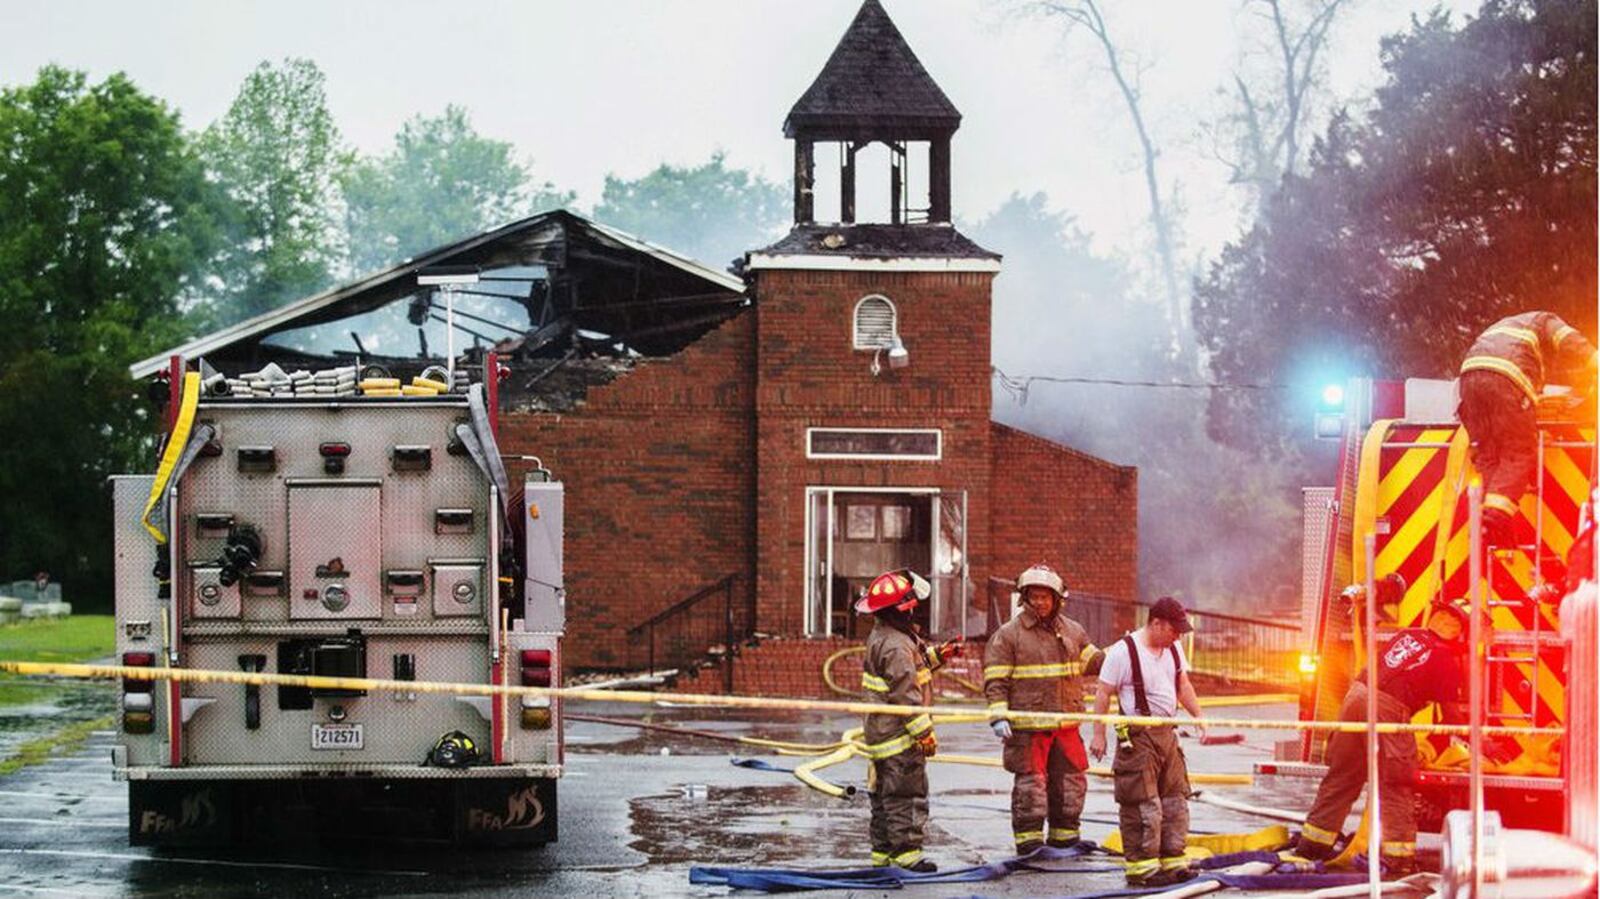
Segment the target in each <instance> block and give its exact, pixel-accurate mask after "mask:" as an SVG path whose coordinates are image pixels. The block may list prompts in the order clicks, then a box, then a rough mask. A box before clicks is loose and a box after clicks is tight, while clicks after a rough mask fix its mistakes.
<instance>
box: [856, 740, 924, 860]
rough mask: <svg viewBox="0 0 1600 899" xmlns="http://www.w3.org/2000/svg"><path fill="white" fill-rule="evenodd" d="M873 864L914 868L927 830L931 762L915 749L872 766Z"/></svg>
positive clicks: (876, 762) (919, 856)
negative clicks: (929, 766) (910, 866)
mask: <svg viewBox="0 0 1600 899" xmlns="http://www.w3.org/2000/svg"><path fill="white" fill-rule="evenodd" d="M872 774H873V788H872V792H871V796H872V826H871V828H870V829H871V836H872V863H873V864H874V865H899V866H901V867H905V866H907V865H914V864H916V863H917V862H918V861H919V860H920V859H921V858H922V835H923V831H924V830H926V828H927V826H928V760H927V759H926V758H925V757H923V755H922V750H921V749H919V748H917V747H916V746H912V747H911V748H910V749H907V750H905V751H903V752H900V753H897V754H895V755H891V756H889V757H888V758H886V759H878V760H877V761H875V762H873V763H872Z"/></svg>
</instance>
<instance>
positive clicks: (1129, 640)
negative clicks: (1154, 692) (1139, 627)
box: [1122, 634, 1183, 718]
mask: <svg viewBox="0 0 1600 899" xmlns="http://www.w3.org/2000/svg"><path fill="white" fill-rule="evenodd" d="M1122 642H1123V643H1125V644H1127V647H1128V664H1129V665H1130V666H1132V668H1133V704H1134V705H1136V706H1138V712H1139V714H1140V715H1141V716H1143V717H1145V718H1149V717H1151V715H1150V701H1149V699H1148V698H1147V697H1146V696H1145V693H1144V668H1143V667H1142V666H1141V665H1140V664H1139V647H1137V646H1135V645H1134V644H1133V635H1132V634H1128V635H1126V636H1124V637H1123V638H1122ZM1167 649H1168V651H1170V652H1171V653H1172V677H1173V679H1174V680H1176V679H1177V677H1178V675H1180V674H1182V673H1183V662H1181V661H1179V659H1178V644H1176V643H1174V644H1172V645H1171V646H1169V647H1167Z"/></svg>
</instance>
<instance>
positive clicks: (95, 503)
mask: <svg viewBox="0 0 1600 899" xmlns="http://www.w3.org/2000/svg"><path fill="white" fill-rule="evenodd" d="M0 147H4V148H5V150H4V152H0V320H4V321H5V323H6V327H5V328H4V329H3V330H0V433H5V434H7V435H8V437H9V444H8V446H7V449H6V453H5V458H4V461H3V462H0V496H3V497H5V502H4V503H3V504H0V579H11V578H14V577H26V576H28V575H29V574H31V573H32V572H33V571H34V570H36V569H39V568H43V569H47V570H49V571H50V572H51V573H52V574H53V575H55V576H56V577H58V578H60V579H61V580H62V581H64V583H65V586H66V593H67V596H68V598H69V599H70V600H71V601H72V602H74V603H78V604H80V605H82V606H87V607H90V608H107V607H109V605H110V597H111V592H110V586H111V545H110V532H111V514H110V513H111V508H110V502H109V498H108V497H107V495H106V491H105V489H104V488H105V479H106V477H107V476H108V475H110V474H113V473H116V472H119V471H137V470H144V469H147V468H148V467H149V455H150V452H151V450H152V448H153V436H152V435H153V434H154V427H153V424H152V422H151V421H150V417H149V406H148V404H147V403H146V402H145V401H144V399H143V397H142V394H143V390H144V388H143V387H142V385H139V384H136V383H135V382H133V381H132V380H131V379H129V377H128V370H127V366H128V365H129V363H131V362H133V361H135V360H137V359H139V358H143V357H145V356H147V355H149V354H151V353H154V352H157V351H159V349H160V348H161V347H162V346H164V345H170V342H173V341H175V340H176V339H177V337H178V336H179V333H180V329H179V326H178V324H177V321H178V314H177V311H176V303H175V297H177V296H178V295H179V293H180V292H181V291H182V290H183V288H184V285H185V283H186V281H187V279H188V278H189V277H190V275H191V273H193V272H194V271H196V269H197V267H198V266H199V264H201V262H202V261H203V260H204V259H206V258H207V257H208V256H209V254H210V253H211V252H212V249H213V246H214V230H213V224H212V219H211V197H210V195H209V188H208V186H207V184H206V181H205V178H204V174H203V171H202V168H201V165H200V163H199V160H198V159H197V158H196V156H195V155H194V153H193V151H192V149H191V148H190V147H189V146H187V145H186V143H185V139H184V136H183V133H182V131H181V129H180V127H179V121H178V116H177V114H176V113H174V112H173V111H172V110H170V109H169V108H168V107H167V106H166V105H165V104H163V103H161V102H160V101H159V100H156V99H154V98H152V97H150V96H149V95H147V94H144V93H142V92H140V91H139V89H138V88H136V87H135V86H134V85H133V84H132V83H131V82H130V81H129V80H128V79H127V78H125V77H124V76H122V75H113V76H111V77H109V78H107V79H106V80H104V81H103V82H101V83H99V84H96V85H92V86H91V85H89V84H87V82H86V80H85V78H84V76H83V75H82V74H79V73H75V72H69V71H66V70H63V69H59V68H54V67H48V68H45V69H43V70H41V71H40V72H39V75H38V77H37V79H36V80H35V81H34V82H33V83H32V84H29V85H25V86H21V87H12V88H6V89H4V90H0Z"/></svg>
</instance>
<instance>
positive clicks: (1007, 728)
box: [989, 718, 1011, 740]
mask: <svg viewBox="0 0 1600 899" xmlns="http://www.w3.org/2000/svg"><path fill="white" fill-rule="evenodd" d="M989 729H990V730H992V731H994V735H995V736H997V737H999V738H1000V739H1002V740H1009V739H1011V722H1010V721H1007V720H1006V719H1004V718H1001V719H1000V720H999V721H995V722H993V723H991V724H990V725H989Z"/></svg>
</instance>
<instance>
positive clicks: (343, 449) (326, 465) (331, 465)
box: [317, 442, 350, 474]
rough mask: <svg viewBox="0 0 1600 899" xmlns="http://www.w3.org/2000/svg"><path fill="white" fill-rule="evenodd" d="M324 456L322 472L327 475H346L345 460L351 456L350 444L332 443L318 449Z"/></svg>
mask: <svg viewBox="0 0 1600 899" xmlns="http://www.w3.org/2000/svg"><path fill="white" fill-rule="evenodd" d="M317 452H319V453H321V454H322V470H323V472H324V473H326V474H344V460H345V459H347V458H349V456H350V444H348V443H338V442H330V443H324V444H321V445H320V446H318V447H317Z"/></svg>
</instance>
